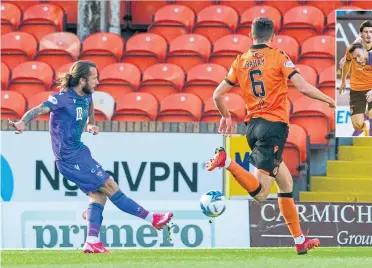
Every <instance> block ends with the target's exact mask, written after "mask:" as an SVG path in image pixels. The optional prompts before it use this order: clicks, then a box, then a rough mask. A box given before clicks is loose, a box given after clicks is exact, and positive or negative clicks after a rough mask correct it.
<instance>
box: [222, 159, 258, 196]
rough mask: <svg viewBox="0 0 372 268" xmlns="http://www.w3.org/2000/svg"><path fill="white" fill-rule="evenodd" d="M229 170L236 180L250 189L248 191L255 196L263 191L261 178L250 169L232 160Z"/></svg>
mask: <svg viewBox="0 0 372 268" xmlns="http://www.w3.org/2000/svg"><path fill="white" fill-rule="evenodd" d="M227 170H228V171H230V172H231V174H233V176H234V177H235V180H236V181H237V182H238V183H239V184H240V185H241V186H242V187H243V188H244V189H246V190H247V191H248V193H249V194H250V195H251V196H252V197H254V196H255V195H257V194H258V193H259V192H260V191H261V184H260V182H259V180H258V179H257V178H256V177H255V176H254V175H253V174H252V173H250V172H249V171H247V170H245V169H244V168H242V167H241V166H240V165H239V164H238V163H236V162H235V161H234V160H231V164H230V165H229V167H228V168H227Z"/></svg>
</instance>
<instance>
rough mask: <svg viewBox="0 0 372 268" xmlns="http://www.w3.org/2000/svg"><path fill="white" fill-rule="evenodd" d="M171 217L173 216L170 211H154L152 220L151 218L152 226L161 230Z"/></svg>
mask: <svg viewBox="0 0 372 268" xmlns="http://www.w3.org/2000/svg"><path fill="white" fill-rule="evenodd" d="M172 217H173V213H172V212H168V213H154V216H153V220H152V226H153V227H154V228H155V229H157V230H161V229H163V227H164V225H166V224H167V223H169V221H170V220H171V219H172Z"/></svg>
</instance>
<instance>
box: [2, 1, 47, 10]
mask: <svg viewBox="0 0 372 268" xmlns="http://www.w3.org/2000/svg"><path fill="white" fill-rule="evenodd" d="M1 2H3V3H10V4H13V5H16V6H17V7H18V8H19V9H20V10H21V12H24V11H25V10H26V9H27V8H29V7H31V6H34V5H37V4H40V1H35V0H27V1H22V0H2V1H1Z"/></svg>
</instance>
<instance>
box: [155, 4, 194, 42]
mask: <svg viewBox="0 0 372 268" xmlns="http://www.w3.org/2000/svg"><path fill="white" fill-rule="evenodd" d="M194 20H195V14H194V11H192V9H191V8H189V7H186V6H181V5H167V6H165V7H162V8H160V9H159V10H158V11H157V12H156V13H155V17H154V21H153V22H152V23H151V25H150V27H149V30H148V31H149V32H150V33H154V34H159V35H161V36H163V37H164V38H165V39H166V40H167V42H168V43H170V42H172V41H173V40H174V39H175V38H176V37H178V36H180V35H183V34H187V33H189V32H190V31H191V29H192V27H193V26H194Z"/></svg>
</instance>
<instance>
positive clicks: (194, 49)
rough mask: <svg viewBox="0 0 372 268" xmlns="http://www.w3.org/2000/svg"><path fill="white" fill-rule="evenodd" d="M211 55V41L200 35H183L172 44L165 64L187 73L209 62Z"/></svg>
mask: <svg viewBox="0 0 372 268" xmlns="http://www.w3.org/2000/svg"><path fill="white" fill-rule="evenodd" d="M210 53H211V43H210V42H209V40H208V39H207V38H206V37H204V36H202V35H198V34H186V35H181V36H179V37H177V38H176V39H174V40H173V41H172V43H171V44H170V48H169V52H168V55H167V56H166V58H165V62H167V63H173V64H177V65H178V66H180V67H181V68H182V69H183V70H184V71H185V72H188V71H189V70H190V69H191V68H192V67H194V66H196V65H198V64H201V63H204V62H207V61H208V57H209V55H210Z"/></svg>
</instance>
